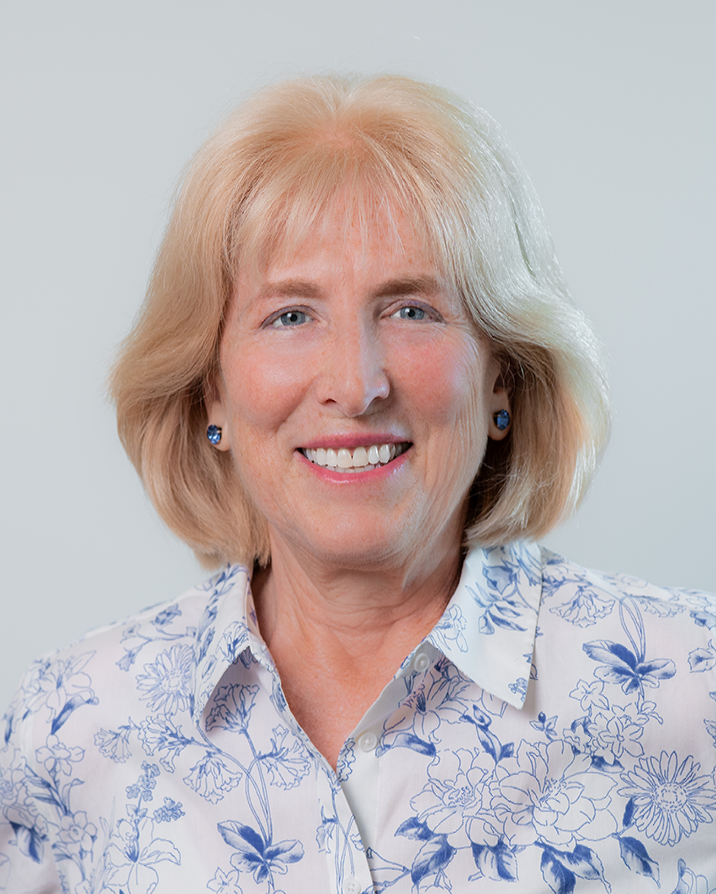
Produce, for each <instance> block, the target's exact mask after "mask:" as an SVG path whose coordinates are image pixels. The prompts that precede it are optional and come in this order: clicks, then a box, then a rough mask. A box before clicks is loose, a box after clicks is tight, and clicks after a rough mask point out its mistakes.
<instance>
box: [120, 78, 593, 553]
mask: <svg viewBox="0 0 716 894" xmlns="http://www.w3.org/2000/svg"><path fill="white" fill-rule="evenodd" d="M339 192H340V193H341V194H342V196H343V197H345V196H346V195H348V196H349V197H350V199H351V201H352V205H353V210H352V212H351V210H350V209H349V211H348V213H349V214H351V213H353V214H357V215H358V216H359V218H360V219H369V218H370V217H371V216H372V215H373V214H374V213H375V211H376V209H377V208H378V206H382V207H385V205H386V204H387V205H388V206H390V207H391V208H393V209H396V210H398V211H399V212H401V213H402V214H404V215H405V216H406V217H407V218H408V219H410V220H412V221H414V223H415V228H416V232H418V233H419V234H422V236H423V237H424V238H425V239H427V240H428V241H429V243H430V245H431V247H432V249H433V251H434V253H435V258H436V263H437V265H438V266H439V267H441V268H442V271H441V272H442V274H443V275H444V276H445V277H447V279H448V280H449V281H450V282H451V283H452V284H453V285H454V287H455V288H456V289H457V290H458V293H459V294H460V295H461V297H462V299H463V301H464V303H465V306H466V308H467V309H468V311H469V313H470V314H471V315H472V318H473V319H474V321H475V324H476V326H477V327H478V328H479V330H480V331H481V332H482V333H484V335H485V336H487V338H488V339H489V341H490V343H491V346H492V349H493V351H494V352H495V353H496V354H497V356H498V357H499V358H500V360H501V363H502V369H503V379H504V382H505V384H506V385H507V386H508V387H509V389H510V391H511V413H512V427H511V431H510V434H509V435H508V437H507V438H506V439H505V440H503V441H500V442H497V441H490V442H489V445H488V449H487V453H486V455H485V457H484V459H483V462H482V465H481V467H480V469H479V472H478V474H477V477H476V479H475V482H474V484H473V487H472V491H471V494H470V501H469V509H468V518H467V524H466V529H465V543H466V546H473V545H496V544H500V543H505V542H509V541H511V540H514V539H517V538H538V537H540V536H543V535H544V534H545V533H546V532H547V531H548V530H550V528H552V527H553V526H554V525H555V524H556V523H557V522H559V521H560V520H562V519H563V518H564V517H565V516H567V515H568V514H569V513H570V512H571V511H573V509H574V508H575V507H576V506H577V505H578V503H579V501H580V500H581V498H582V497H583V495H584V493H585V492H586V490H587V487H588V486H589V483H590V480H591V477H592V475H593V473H594V470H595V467H596V464H597V462H598V459H599V456H600V453H601V450H602V448H603V446H604V444H605V441H606V437H607V434H608V429H609V409H608V395H607V387H606V382H605V377H604V374H603V371H602V366H601V363H600V357H599V351H598V347H597V344H596V342H595V339H594V336H593V333H592V331H591V329H590V327H589V324H588V323H587V322H586V320H585V318H584V316H583V315H582V314H581V313H580V312H579V311H578V310H576V308H575V307H574V306H573V304H572V302H571V300H570V298H569V295H568V292H567V289H566V287H565V285H564V282H563V279H562V275H561V271H560V268H559V265H558V263H557V260H556V258H555V255H554V251H553V248H552V242H551V239H550V236H549V234H548V232H547V229H546V226H545V223H544V219H543V214H542V209H541V207H540V204H539V201H538V199H537V196H536V195H535V193H534V191H533V189H532V186H531V184H530V182H529V180H528V178H527V176H526V174H525V172H524V171H523V169H522V167H521V164H520V162H519V160H518V158H517V157H516V155H515V154H514V152H513V151H512V149H511V148H510V146H509V144H508V143H507V141H506V139H505V138H504V136H503V134H502V132H501V130H500V129H499V128H498V126H497V125H496V124H495V122H494V121H493V120H492V119H491V118H490V117H489V116H488V115H487V114H486V113H484V112H482V111H480V110H477V109H474V108H471V107H469V106H468V105H467V104H465V103H463V102H462V101H461V100H460V99H458V98H457V97H455V96H454V95H452V94H451V93H449V92H447V91H446V90H443V89H441V88H439V87H436V86H433V85H429V84H424V83H420V82H417V81H415V80H412V79H410V78H405V77H399V76H393V75H381V76H377V77H372V78H365V79H362V78H347V77H340V76H335V75H331V76H321V77H312V78H304V79H299V80H293V81H287V82H284V83H280V84H278V85H276V86H271V87H268V88H266V89H264V90H262V91H260V92H259V93H257V94H255V95H254V96H253V97H251V98H250V99H249V100H248V101H246V102H245V103H244V104H243V105H242V106H240V107H239V109H238V110H237V111H236V112H235V113H234V114H233V115H232V116H231V117H230V118H229V119H228V120H227V121H226V122H225V123H224V124H223V125H222V126H221V127H220V128H219V130H218V131H217V132H216V133H215V134H214V136H212V137H211V138H210V139H209V140H208V141H207V142H206V143H205V145H204V146H203V147H202V148H201V149H200V150H199V152H198V153H197V155H196V156H195V158H194V160H193V162H192V163H191V165H190V166H189V169H188V171H187V173H186V176H185V178H184V181H183V184H182V186H181V189H180V191H179V193H178V198H177V201H176V204H175V207H174V210H173V214H172V216H171V220H170V222H169V226H168V228H167V232H166V235H165V237H164V241H163V243H162V246H161V249H160V251H159V254H158V257H157V260H156V264H155V267H154V271H153V274H152V277H151V281H150V284H149V289H148V293H147V297H146V301H145V304H144V306H143V308H142V311H141V313H140V315H139V317H138V320H137V322H136V324H135V326H134V329H133V331H132V332H131V334H130V335H129V337H128V338H127V340H126V341H125V342H124V344H123V346H122V348H121V351H120V353H119V356H118V359H117V361H116V363H115V366H114V369H113V372H112V375H111V379H110V391H111V394H112V397H113V399H114V401H115V402H116V406H117V419H118V428H119V434H120V437H121V439H122V443H123V444H124V447H125V449H126V451H127V453H128V455H129V457H130V459H131V460H132V462H133V463H134V465H135V467H136V468H137V471H138V472H139V475H140V476H141V478H142V481H143V483H144V486H145V488H146V490H147V492H148V494H149V496H150V497H151V499H152V501H153V502H154V505H155V507H156V508H157V511H158V512H159V514H160V515H161V517H162V518H163V519H164V521H165V522H166V523H167V524H168V525H169V527H170V528H172V529H173V530H174V531H175V532H176V533H177V534H178V535H179V537H181V538H182V539H183V540H185V541H186V542H187V543H189V544H190V546H191V547H192V548H193V549H194V551H195V552H196V554H197V556H198V557H199V559H200V561H202V562H203V563H204V564H206V565H214V564H217V563H220V562H224V561H227V560H228V561H242V562H244V563H246V564H248V565H251V564H252V563H253V562H255V561H258V562H261V563H265V562H266V561H268V558H269V547H268V538H267V534H266V525H265V522H264V520H263V519H262V518H261V517H260V516H259V515H258V513H257V511H256V510H255V509H254V507H253V506H252V504H251V501H250V500H249V499H248V497H247V495H246V490H245V488H244V486H243V484H242V481H241V470H240V469H237V468H236V466H235V464H234V462H233V461H232V459H231V456H230V454H228V453H224V452H219V451H217V450H215V449H213V448H212V446H211V445H210V444H209V442H208V441H207V438H206V423H207V419H206V409H205V400H206V398H207V395H208V393H209V390H210V389H211V386H212V383H213V382H214V381H215V379H216V376H217V374H218V369H219V367H218V353H219V344H220V340H221V336H222V329H223V322H224V314H225V311H226V305H227V301H228V300H229V297H230V294H231V289H232V285H233V283H234V281H235V279H236V275H237V270H238V269H239V267H240V265H242V264H261V263H265V262H266V260H267V259H268V258H269V257H271V256H273V255H274V254H275V253H276V252H277V251H278V252H281V251H290V250H295V249H296V247H297V246H299V244H300V241H301V240H302V239H303V238H304V237H305V236H306V235H308V233H310V232H311V230H312V229H313V228H315V227H316V226H318V225H319V224H320V221H321V220H322V219H324V217H325V214H326V212H327V211H328V210H329V209H330V208H331V207H332V206H333V204H334V203H335V201H336V197H337V194H338V193H339ZM386 197H387V198H386Z"/></svg>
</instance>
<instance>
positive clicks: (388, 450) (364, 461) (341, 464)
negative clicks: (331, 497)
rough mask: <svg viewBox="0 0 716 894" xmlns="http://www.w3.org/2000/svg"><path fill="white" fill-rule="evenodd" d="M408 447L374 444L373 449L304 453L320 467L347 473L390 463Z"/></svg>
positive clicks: (330, 449) (321, 450) (319, 449)
mask: <svg viewBox="0 0 716 894" xmlns="http://www.w3.org/2000/svg"><path fill="white" fill-rule="evenodd" d="M406 446H407V445H406V444H373V446H372V447H367V448H366V447H356V448H355V449H354V450H348V449H347V448H346V447H341V449H340V450H333V448H331V447H329V448H328V449H327V450H324V448H323V447H318V448H317V449H316V450H311V449H308V448H306V449H305V450H304V451H303V452H304V454H305V455H306V457H307V458H308V459H310V460H311V462H312V463H316V465H318V466H328V467H329V468H333V469H342V470H345V471H350V470H351V469H361V470H368V469H374V468H375V467H376V466H382V465H385V464H386V463H389V462H390V461H391V460H392V459H395V457H396V456H400V454H401V453H403V451H404V450H405V448H406Z"/></svg>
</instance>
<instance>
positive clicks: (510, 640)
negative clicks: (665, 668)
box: [193, 542, 542, 719]
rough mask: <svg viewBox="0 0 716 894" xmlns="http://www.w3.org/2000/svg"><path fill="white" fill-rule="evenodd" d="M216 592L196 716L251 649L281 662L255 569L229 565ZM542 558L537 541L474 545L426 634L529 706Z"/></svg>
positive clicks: (211, 589)
mask: <svg viewBox="0 0 716 894" xmlns="http://www.w3.org/2000/svg"><path fill="white" fill-rule="evenodd" d="M206 588H207V590H208V593H209V599H208V603H207V606H206V609H205V611H204V614H203V616H202V619H201V622H200V624H199V627H198V629H197V634H196V644H195V649H196V666H195V674H194V687H193V689H194V717H195V719H198V718H199V717H200V716H201V714H202V712H203V710H204V708H205V706H206V704H207V702H208V701H209V698H210V697H211V694H212V692H213V691H214V689H215V688H216V686H218V684H219V682H220V680H221V678H222V677H223V675H224V673H225V672H226V669H227V668H228V667H229V666H230V665H231V664H232V663H234V662H235V661H238V660H239V659H241V658H242V657H243V658H244V660H246V656H244V654H243V653H244V652H246V650H247V649H248V650H250V652H251V654H252V656H253V657H254V658H255V659H256V660H258V661H260V662H261V663H262V664H264V665H265V666H267V667H269V668H271V669H273V667H274V665H273V661H272V659H271V656H270V655H269V652H268V649H267V647H266V644H265V643H264V641H263V639H262V638H261V635H260V633H259V629H258V624H257V621H256V611H255V609H254V601H253V596H252V594H251V587H250V581H249V573H248V571H247V570H246V568H244V567H243V566H241V565H229V566H227V567H226V568H225V569H224V570H223V571H222V572H221V573H220V574H218V575H217V576H215V577H214V578H212V579H211V580H210V581H208V582H207V584H206ZM541 592H542V562H541V558H540V550H539V547H537V546H536V545H535V544H528V543H524V542H519V543H514V544H512V545H510V546H504V547H496V548H494V549H473V550H471V551H470V552H469V553H468V555H467V556H466V558H465V562H464V564H463V567H462V574H461V576H460V582H459V584H458V586H457V589H456V590H455V592H454V594H453V596H452V599H451V600H450V603H449V605H448V607H447V609H446V610H445V613H444V614H443V616H442V618H441V619H440V621H439V622H438V623H437V625H436V626H435V627H434V629H433V630H432V631H431V633H430V634H428V636H427V637H426V641H427V642H429V643H431V644H432V645H434V646H435V647H436V648H437V649H439V650H440V651H441V652H442V653H443V654H444V655H445V656H446V657H447V658H449V659H450V661H452V662H453V664H455V665H456V666H457V667H458V668H459V670H460V671H461V672H462V673H463V674H465V675H466V676H467V677H469V678H470V679H472V680H473V681H474V682H476V683H478V684H479V685H480V686H481V687H482V688H483V689H484V690H486V691H487V692H489V693H490V694H491V695H494V696H496V697H497V698H500V699H502V700H503V701H506V702H507V703H508V704H510V705H513V706H514V707H516V708H521V707H522V705H523V704H524V701H525V697H526V695H527V683H528V680H529V678H530V675H531V667H532V651H533V647H534V639H535V634H536V628H537V611H538V608H539V601H540V595H541Z"/></svg>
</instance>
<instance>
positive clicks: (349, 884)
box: [343, 876, 360, 894]
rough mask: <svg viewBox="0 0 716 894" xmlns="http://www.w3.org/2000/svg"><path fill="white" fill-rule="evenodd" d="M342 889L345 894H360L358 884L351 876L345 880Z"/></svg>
mask: <svg viewBox="0 0 716 894" xmlns="http://www.w3.org/2000/svg"><path fill="white" fill-rule="evenodd" d="M343 889H344V891H345V892H346V894H360V882H359V881H358V879H357V878H353V877H352V876H351V878H348V879H346V883H345V885H344V886H343Z"/></svg>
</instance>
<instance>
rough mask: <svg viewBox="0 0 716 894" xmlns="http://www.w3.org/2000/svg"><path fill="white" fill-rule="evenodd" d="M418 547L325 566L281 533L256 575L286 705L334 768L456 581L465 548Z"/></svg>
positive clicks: (262, 621) (261, 615) (264, 629)
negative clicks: (378, 563) (390, 560)
mask: <svg viewBox="0 0 716 894" xmlns="http://www.w3.org/2000/svg"><path fill="white" fill-rule="evenodd" d="M421 553H422V555H420V556H416V557H414V558H412V557H411V561H409V562H404V563H403V564H402V565H401V564H397V563H396V564H395V565H393V566H392V567H391V566H388V565H387V564H386V566H385V567H379V568H374V567H372V568H370V569H369V570H365V569H356V568H337V567H332V566H328V567H326V566H325V565H324V566H319V565H318V564H317V563H316V562H314V561H312V560H311V559H310V558H309V559H306V558H304V557H302V556H301V555H300V553H297V552H295V551H293V550H289V549H286V548H284V544H283V543H282V542H281V541H280V539H279V538H275V540H273V541H272V560H271V565H270V566H269V568H267V569H265V570H264V571H262V572H258V573H257V574H256V575H255V576H254V581H253V587H252V588H253V592H254V598H255V602H256V612H257V616H258V621H259V628H260V630H261V634H262V636H263V638H264V640H265V641H266V643H267V645H268V647H269V649H270V651H271V654H272V657H273V659H274V662H275V663H276V667H277V669H278V672H279V676H280V678H281V682H282V685H283V689H284V694H285V696H286V699H287V701H288V704H289V706H290V708H291V710H292V712H293V714H294V716H295V717H296V719H297V720H298V722H299V723H300V724H301V725H302V727H303V728H304V730H305V732H306V733H307V735H308V736H309V738H311V740H312V741H313V743H314V745H315V746H316V747H317V748H318V750H319V751H321V753H322V754H323V755H324V756H325V757H326V759H327V760H328V761H329V763H330V764H331V765H332V766H333V767H334V768H335V766H336V762H337V760H338V754H339V752H340V749H341V747H342V745H343V742H344V741H345V739H346V738H347V736H348V735H350V733H351V732H352V731H353V730H354V729H355V727H356V725H357V724H358V723H359V721H360V719H361V718H362V717H363V715H364V714H365V712H366V711H367V710H368V708H369V707H370V706H371V705H372V704H373V702H374V701H375V700H376V698H377V697H378V696H379V695H380V692H381V691H382V689H383V688H384V687H385V685H386V684H387V683H388V682H389V681H390V680H391V679H392V677H393V676H394V675H395V673H396V671H397V670H398V668H399V667H400V665H401V663H402V662H403V660H404V659H405V658H406V656H407V655H408V654H409V653H410V652H411V651H412V650H413V649H414V648H415V646H417V645H418V643H420V642H421V641H422V640H423V639H424V638H425V636H426V635H427V634H428V633H429V632H430V631H431V630H432V628H433V627H434V626H435V624H436V623H437V621H438V620H439V619H440V617H441V615H442V614H443V612H444V611H445V608H446V606H447V604H448V602H449V600H450V597H451V595H452V593H453V591H454V589H455V587H456V585H457V582H458V579H459V575H460V568H461V554H460V549H459V546H457V545H455V547H454V549H451V550H442V551H437V550H427V549H424V550H422V551H421Z"/></svg>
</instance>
